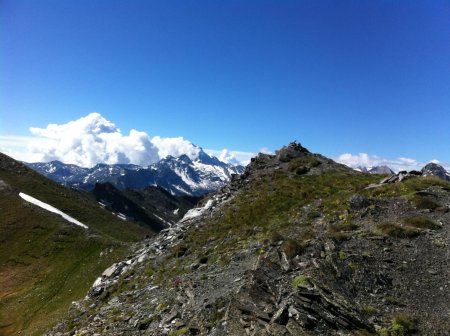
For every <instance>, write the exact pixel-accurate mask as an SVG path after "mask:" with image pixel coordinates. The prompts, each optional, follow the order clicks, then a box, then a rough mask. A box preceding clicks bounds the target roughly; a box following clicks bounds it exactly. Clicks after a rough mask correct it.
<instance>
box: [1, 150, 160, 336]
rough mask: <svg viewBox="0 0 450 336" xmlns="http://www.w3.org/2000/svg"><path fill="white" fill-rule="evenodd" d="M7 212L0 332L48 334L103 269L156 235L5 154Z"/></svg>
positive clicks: (3, 192) (3, 174)
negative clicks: (50, 327) (64, 216)
mask: <svg viewBox="0 0 450 336" xmlns="http://www.w3.org/2000/svg"><path fill="white" fill-rule="evenodd" d="M20 195H22V196H23V195H28V196H31V197H32V199H31V198H27V197H25V198H26V199H28V200H26V199H24V198H22V197H21V196H20ZM30 200H31V201H30ZM33 200H34V201H33ZM36 200H38V201H40V202H42V204H47V205H50V206H52V207H54V208H55V209H57V210H59V211H61V212H63V213H65V214H67V215H68V216H70V217H71V218H73V219H76V220H77V221H79V222H80V223H83V224H85V225H86V226H87V227H88V228H87V229H85V228H84V227H81V226H78V225H76V224H74V223H72V222H70V221H68V220H66V219H65V218H63V217H62V216H61V215H59V214H56V213H53V212H50V211H48V210H46V209H45V208H42V207H40V206H38V205H36V204H34V203H33V202H35V203H36ZM0 213H1V216H0V335H13V334H17V333H21V334H24V335H42V333H43V330H45V329H48V328H49V326H51V325H53V324H54V323H55V322H56V321H57V320H58V319H60V318H62V316H63V313H65V312H66V311H67V309H68V307H69V306H70V304H71V302H72V301H74V300H77V299H79V298H80V297H83V296H84V294H85V293H86V291H87V290H88V289H89V287H90V286H91V284H92V282H93V281H94V280H95V278H96V277H97V276H99V275H100V274H101V273H102V271H103V269H105V268H106V267H108V266H109V265H111V264H112V263H114V262H116V261H119V260H121V259H123V258H125V256H126V255H127V254H128V253H129V248H130V246H131V245H132V244H134V243H135V242H136V241H140V240H142V239H143V238H144V237H145V236H151V235H153V234H154V231H152V230H150V229H149V228H148V227H144V226H141V225H137V223H134V222H130V221H123V220H121V219H120V218H118V217H117V216H114V215H112V214H111V213H110V212H109V211H107V210H105V209H102V208H101V206H100V205H99V204H98V203H97V202H96V201H95V199H94V198H93V197H92V196H90V195H89V194H87V193H84V192H79V191H75V190H71V189H67V188H64V187H62V186H61V185H59V184H57V183H55V182H53V181H50V180H48V179H47V178H45V177H43V176H41V175H40V174H38V173H36V172H34V171H33V170H31V169H29V168H28V167H26V166H25V165H24V164H22V163H20V162H17V161H15V160H13V159H12V158H10V157H8V156H6V155H4V154H0Z"/></svg>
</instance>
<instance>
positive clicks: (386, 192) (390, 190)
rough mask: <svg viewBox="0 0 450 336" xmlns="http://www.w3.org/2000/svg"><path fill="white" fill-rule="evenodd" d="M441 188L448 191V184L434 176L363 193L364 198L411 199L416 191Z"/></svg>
mask: <svg viewBox="0 0 450 336" xmlns="http://www.w3.org/2000/svg"><path fill="white" fill-rule="evenodd" d="M432 186H434V187H441V188H443V189H445V190H450V182H446V181H444V180H442V179H440V178H439V177H436V176H426V177H417V178H412V179H409V180H406V181H404V182H401V183H389V184H385V185H383V186H382V187H378V188H373V189H368V190H365V191H364V194H365V195H366V196H372V197H380V198H382V197H400V196H402V197H405V198H406V199H413V198H414V196H416V193H417V192H418V191H421V190H424V189H427V188H429V187H432Z"/></svg>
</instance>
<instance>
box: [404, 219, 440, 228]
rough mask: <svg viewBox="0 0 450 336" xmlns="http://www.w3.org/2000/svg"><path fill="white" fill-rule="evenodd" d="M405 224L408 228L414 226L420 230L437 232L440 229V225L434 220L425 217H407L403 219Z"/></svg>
mask: <svg viewBox="0 0 450 336" xmlns="http://www.w3.org/2000/svg"><path fill="white" fill-rule="evenodd" d="M403 223H405V225H408V226H412V227H415V228H419V229H431V230H436V229H438V228H440V226H439V224H438V223H436V222H435V221H434V220H432V219H430V218H428V217H424V216H414V217H413V216H411V217H405V218H404V219H403Z"/></svg>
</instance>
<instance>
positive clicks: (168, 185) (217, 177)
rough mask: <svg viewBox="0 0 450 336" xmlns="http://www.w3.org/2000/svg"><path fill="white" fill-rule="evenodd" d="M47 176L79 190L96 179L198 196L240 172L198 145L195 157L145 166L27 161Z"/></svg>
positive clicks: (118, 185) (120, 186) (240, 168)
mask: <svg viewBox="0 0 450 336" xmlns="http://www.w3.org/2000/svg"><path fill="white" fill-rule="evenodd" d="M27 165H28V166H29V167H30V168H32V169H34V170H36V171H37V172H39V173H40V174H42V175H44V176H46V177H48V178H50V179H51V180H53V181H55V182H58V183H61V184H64V185H66V186H70V187H75V188H77V189H83V190H87V191H90V190H93V189H94V187H95V184H96V183H111V184H112V185H114V186H115V187H116V188H118V189H119V190H125V189H127V188H134V189H142V188H145V187H148V186H159V187H162V188H164V189H166V190H167V191H169V192H170V193H172V194H174V195H189V196H200V195H203V194H205V193H208V192H211V191H215V190H218V189H220V188H221V187H223V186H224V185H225V184H227V183H228V182H229V181H230V180H231V176H232V175H233V174H241V173H243V172H244V167H243V166H233V165H231V164H227V163H225V162H222V161H220V160H219V159H218V158H216V157H214V156H210V155H208V154H207V153H205V152H204V151H203V150H202V149H200V151H199V153H198V156H197V158H195V159H191V158H189V157H188V156H187V155H184V154H183V155H181V156H179V157H173V156H167V157H166V158H164V159H162V160H160V161H158V162H156V163H154V164H152V165H150V166H148V167H141V166H137V165H133V164H112V165H110V164H97V165H96V166H94V167H92V168H83V167H79V166H76V165H73V164H65V163H62V162H60V161H51V162H48V163H40V162H38V163H27Z"/></svg>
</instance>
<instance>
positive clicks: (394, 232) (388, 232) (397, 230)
mask: <svg viewBox="0 0 450 336" xmlns="http://www.w3.org/2000/svg"><path fill="white" fill-rule="evenodd" d="M376 232H377V233H378V234H381V235H383V236H388V237H396V238H410V237H416V236H418V235H419V234H420V231H419V230H417V229H414V228H411V227H403V226H400V225H398V224H394V223H382V224H379V225H378V226H377V229H376Z"/></svg>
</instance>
